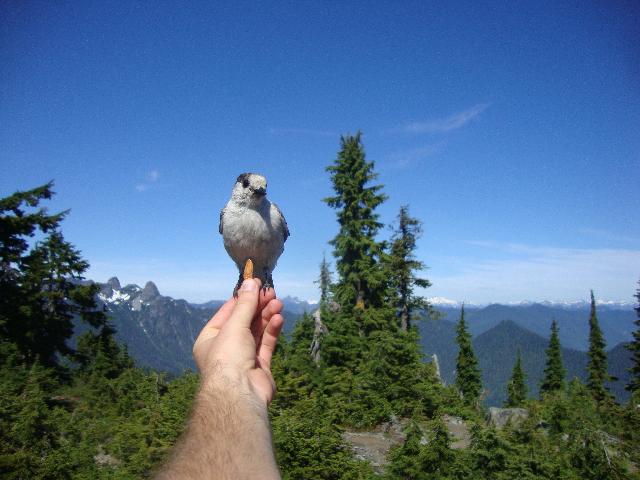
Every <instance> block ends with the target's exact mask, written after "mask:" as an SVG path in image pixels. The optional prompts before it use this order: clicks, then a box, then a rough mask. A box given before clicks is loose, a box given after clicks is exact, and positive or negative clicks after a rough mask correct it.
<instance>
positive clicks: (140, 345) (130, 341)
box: [76, 277, 311, 374]
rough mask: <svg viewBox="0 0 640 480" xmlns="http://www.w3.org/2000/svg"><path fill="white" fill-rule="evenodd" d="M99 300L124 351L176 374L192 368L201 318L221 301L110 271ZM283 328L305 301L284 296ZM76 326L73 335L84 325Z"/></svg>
mask: <svg viewBox="0 0 640 480" xmlns="http://www.w3.org/2000/svg"><path fill="white" fill-rule="evenodd" d="M98 285H99V286H100V292H99V293H98V298H97V300H98V302H99V303H101V304H102V305H103V306H104V307H105V309H106V311H107V314H108V315H109V317H110V318H111V322H112V323H113V325H114V327H115V328H116V339H117V340H118V341H119V342H121V343H124V344H126V345H127V348H128V350H129V353H130V354H131V356H132V357H133V358H134V359H135V360H136V361H137V363H138V364H139V365H142V366H146V367H152V368H155V369H158V370H164V371H166V372H169V373H172V374H178V373H180V372H182V371H184V370H186V369H195V364H194V362H193V357H192V354H191V350H192V348H193V343H194V341H195V339H196V337H197V336H198V333H200V330H201V329H202V327H203V326H204V324H205V323H206V322H207V321H208V320H209V319H210V318H211V317H212V316H213V314H214V313H215V312H216V311H217V310H218V309H219V308H220V306H221V305H222V304H223V303H224V301H222V300H213V301H210V302H207V303H203V304H192V303H188V302H187V301H185V300H175V299H173V298H171V297H167V296H163V295H161V294H160V292H159V291H158V288H157V287H156V285H155V284H154V283H153V282H147V283H146V285H145V286H144V288H141V287H140V286H138V285H126V286H124V287H123V286H121V285H120V281H119V280H118V279H117V278H116V277H113V278H111V279H109V280H108V281H107V283H99V284H98ZM282 300H283V303H284V304H285V307H284V312H283V313H284V317H285V328H286V329H288V330H290V329H292V328H293V325H295V322H296V321H297V319H298V317H299V316H300V314H301V312H304V310H305V308H307V309H309V311H310V310H311V307H310V306H309V304H307V303H306V302H301V301H299V300H297V299H292V298H289V297H286V298H283V299H282ZM86 328H87V327H86V326H84V325H83V324H79V325H77V327H76V336H77V335H78V334H80V333H82V332H83V331H85V330H86Z"/></svg>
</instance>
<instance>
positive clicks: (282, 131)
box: [269, 128, 338, 137]
mask: <svg viewBox="0 0 640 480" xmlns="http://www.w3.org/2000/svg"><path fill="white" fill-rule="evenodd" d="M269 133H270V134H271V135H286V134H294V135H317V136H322V137H337V136H338V134H337V133H336V132H332V131H330V130H319V129H315V128H270V129H269Z"/></svg>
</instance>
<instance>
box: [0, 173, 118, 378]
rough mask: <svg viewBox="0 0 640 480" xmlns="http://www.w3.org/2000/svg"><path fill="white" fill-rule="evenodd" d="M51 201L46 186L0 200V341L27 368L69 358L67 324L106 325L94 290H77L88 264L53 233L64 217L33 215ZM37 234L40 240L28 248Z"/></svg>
mask: <svg viewBox="0 0 640 480" xmlns="http://www.w3.org/2000/svg"><path fill="white" fill-rule="evenodd" d="M52 195H53V191H52V183H48V184H46V185H43V186H41V187H38V188H34V189H33V190H29V191H26V192H16V193H14V194H13V195H11V196H9V197H6V198H4V199H1V200H0V337H1V338H3V339H5V340H9V341H10V342H12V343H15V345H16V346H17V347H18V350H19V351H20V353H21V354H22V355H23V357H24V359H25V361H26V362H27V363H31V362H33V361H35V360H36V359H38V360H39V361H40V362H41V363H42V364H44V365H46V366H56V365H57V364H58V355H59V354H62V355H68V356H69V355H72V354H73V353H74V352H73V350H72V349H71V347H69V345H68V344H67V340H68V339H69V337H71V335H72V333H73V323H72V321H73V319H74V318H75V317H79V318H81V319H82V320H84V321H85V322H87V323H89V324H90V325H91V326H93V327H101V326H103V325H104V324H105V322H106V316H105V314H104V312H103V311H102V310H100V309H97V308H96V303H95V300H94V296H95V294H96V293H97V291H98V286H97V285H94V284H83V283H82V282H81V280H83V277H82V274H83V273H84V272H85V271H86V270H87V268H88V267H89V264H88V263H87V262H86V261H84V260H83V259H82V257H81V256H80V252H79V251H78V250H76V249H75V248H74V247H73V245H71V244H70V243H69V242H67V241H66V240H65V239H64V237H63V235H62V233H61V232H60V231H59V230H58V227H59V224H60V222H61V221H62V220H63V219H64V217H65V215H66V213H67V212H61V213H58V214H54V215H49V214H48V213H47V210H46V209H45V208H39V209H37V210H36V211H35V212H34V211H31V210H30V209H34V208H37V207H38V206H39V203H40V202H41V201H42V200H46V199H50V198H51V196H52ZM37 232H39V233H41V234H42V235H43V236H44V238H43V239H42V240H40V241H38V242H36V243H35V245H33V246H30V245H29V242H28V239H29V238H30V237H33V236H34V235H35V234H36V233H37Z"/></svg>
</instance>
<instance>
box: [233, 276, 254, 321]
mask: <svg viewBox="0 0 640 480" xmlns="http://www.w3.org/2000/svg"><path fill="white" fill-rule="evenodd" d="M259 292H260V284H259V282H258V281H257V280H255V279H253V278H248V279H246V280H245V281H244V282H242V286H241V287H240V290H238V301H237V302H236V306H235V308H234V309H233V313H232V314H231V317H230V318H229V322H228V323H229V326H231V327H234V328H249V327H251V322H252V321H253V317H254V316H255V314H256V310H257V309H258V298H259Z"/></svg>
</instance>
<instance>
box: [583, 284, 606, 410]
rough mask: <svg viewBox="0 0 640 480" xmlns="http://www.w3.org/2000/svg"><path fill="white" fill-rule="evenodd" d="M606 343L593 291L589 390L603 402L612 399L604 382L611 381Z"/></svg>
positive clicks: (590, 325) (588, 368) (590, 315)
mask: <svg viewBox="0 0 640 480" xmlns="http://www.w3.org/2000/svg"><path fill="white" fill-rule="evenodd" d="M605 349H606V342H605V340H604V335H603V334H602V330H600V325H599V323H598V316H597V314H596V300H595V297H594V295H593V290H591V312H590V314H589V351H588V352H587V354H588V356H589V361H588V363H587V388H588V389H589V391H590V392H591V395H593V398H594V399H595V400H596V401H598V402H601V401H603V400H606V399H607V398H610V394H609V392H608V391H607V389H606V388H605V386H604V382H606V381H607V380H609V379H610V377H609V374H608V373H607V354H606V351H605Z"/></svg>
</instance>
